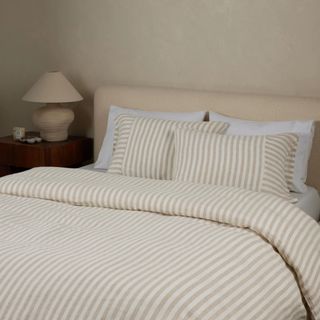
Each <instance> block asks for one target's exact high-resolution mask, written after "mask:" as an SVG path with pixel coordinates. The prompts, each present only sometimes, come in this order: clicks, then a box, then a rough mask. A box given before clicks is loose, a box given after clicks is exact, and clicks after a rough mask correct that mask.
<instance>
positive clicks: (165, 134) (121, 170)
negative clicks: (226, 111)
mask: <svg viewBox="0 0 320 320" xmlns="http://www.w3.org/2000/svg"><path fill="white" fill-rule="evenodd" d="M116 127H117V143H116V146H115V150H114V154H113V158H112V163H111V166H110V167H109V171H108V172H109V173H113V174H122V175H126V176H132V177H141V178H151V179H165V180H168V179H171V178H172V170H173V162H174V143H173V142H174V129H176V128H190V129H197V130H202V131H205V132H209V133H224V132H225V131H226V130H227V128H228V125H227V124H225V123H223V122H191V121H173V120H161V119H150V118H143V117H136V116H129V115H120V116H118V117H117V119H116Z"/></svg>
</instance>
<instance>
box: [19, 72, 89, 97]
mask: <svg viewBox="0 0 320 320" xmlns="http://www.w3.org/2000/svg"><path fill="white" fill-rule="evenodd" d="M22 100H24V101H30V102H42V103H63V102H74V101H80V100H83V98H82V96H81V95H80V94H79V92H78V91H77V90H76V89H75V88H74V87H73V85H72V84H71V83H70V82H69V80H68V79H67V78H66V77H65V76H64V75H63V74H62V73H61V72H59V71H53V72H47V73H45V74H44V75H43V76H42V77H41V78H40V79H39V80H38V81H37V82H36V83H35V84H34V85H33V86H32V88H31V89H30V90H29V91H28V92H27V93H26V94H25V95H24V97H23V98H22Z"/></svg>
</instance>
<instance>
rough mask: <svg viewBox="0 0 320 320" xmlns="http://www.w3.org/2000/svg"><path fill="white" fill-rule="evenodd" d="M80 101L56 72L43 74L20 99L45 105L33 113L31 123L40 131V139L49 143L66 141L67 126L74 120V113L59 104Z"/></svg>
mask: <svg viewBox="0 0 320 320" xmlns="http://www.w3.org/2000/svg"><path fill="white" fill-rule="evenodd" d="M82 99H83V98H82V96H81V95H80V94H79V92H78V91H77V90H76V89H75V88H74V87H73V86H72V84H71V83H70V82H69V81H68V79H67V78H66V77H65V76H64V75H63V74H62V73H61V72H58V71H54V72H47V73H45V74H44V75H43V76H42V77H41V78H40V79H39V80H38V81H37V82H36V83H35V84H34V85H33V86H32V88H31V89H30V90H29V91H28V92H27V93H26V94H25V95H24V97H23V98H22V100H25V101H30V102H40V103H46V105H45V106H43V107H41V108H39V109H37V110H35V112H34V113H33V123H34V125H35V126H36V127H37V128H38V129H39V130H40V136H41V138H42V139H44V140H46V141H51V142H54V141H64V140H67V139H68V129H69V126H70V124H71V123H72V122H73V120H74V112H73V111H72V110H71V109H70V108H66V107H64V106H62V105H61V103H66V102H74V101H80V100H82Z"/></svg>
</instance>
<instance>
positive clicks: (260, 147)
mask: <svg viewBox="0 0 320 320" xmlns="http://www.w3.org/2000/svg"><path fill="white" fill-rule="evenodd" d="M297 142H298V137H297V136H296V135H295V134H290V133H284V134H278V135H266V136H262V135H261V136H234V135H222V134H212V133H211V134H210V133H207V132H201V131H197V130H192V129H184V128H181V129H177V130H176V131H175V142H174V144H175V166H174V167H175V170H174V172H175V173H174V175H173V179H174V180H177V181H188V182H195V183H206V184H215V185H222V186H234V187H241V188H246V189H249V190H254V191H260V192H268V193H271V194H274V195H277V196H279V197H282V198H284V199H286V200H291V195H290V192H289V188H288V184H287V181H286V167H287V164H286V163H287V159H288V158H289V157H290V156H292V153H293V150H294V151H295V150H296V147H297Z"/></svg>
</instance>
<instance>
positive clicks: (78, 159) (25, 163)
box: [0, 132, 93, 176]
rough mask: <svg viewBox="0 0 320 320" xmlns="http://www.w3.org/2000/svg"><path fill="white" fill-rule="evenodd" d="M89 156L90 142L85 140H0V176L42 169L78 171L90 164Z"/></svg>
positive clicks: (9, 137)
mask: <svg viewBox="0 0 320 320" xmlns="http://www.w3.org/2000/svg"><path fill="white" fill-rule="evenodd" d="M28 135H37V136H38V135H39V134H37V133H34V132H29V133H28ZM92 155H93V140H92V139H90V138H86V137H72V136H71V137H69V138H68V140H66V141H61V142H40V143H36V144H24V143H21V142H17V141H14V140H13V138H12V136H8V137H1V138H0V176H5V175H7V174H11V173H15V172H20V171H23V170H27V169H31V168H34V167H42V166H52V167H69V168H77V167H80V166H82V165H85V164H87V163H89V162H90V161H92Z"/></svg>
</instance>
